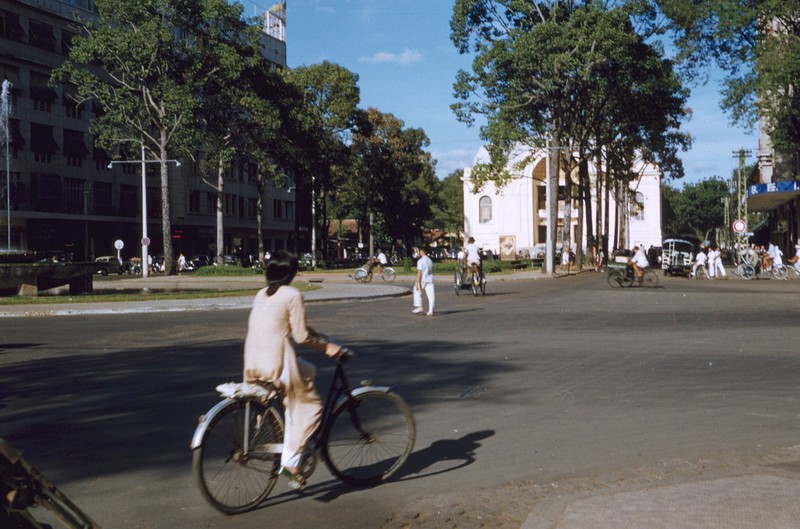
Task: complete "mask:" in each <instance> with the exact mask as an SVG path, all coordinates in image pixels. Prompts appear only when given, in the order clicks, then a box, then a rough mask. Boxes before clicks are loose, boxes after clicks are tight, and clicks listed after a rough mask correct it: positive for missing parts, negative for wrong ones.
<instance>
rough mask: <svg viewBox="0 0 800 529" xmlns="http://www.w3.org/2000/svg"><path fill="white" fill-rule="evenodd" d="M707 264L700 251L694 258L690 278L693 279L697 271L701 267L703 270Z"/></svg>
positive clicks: (703, 254)
mask: <svg viewBox="0 0 800 529" xmlns="http://www.w3.org/2000/svg"><path fill="white" fill-rule="evenodd" d="M707 262H708V256H707V255H706V253H705V252H704V251H702V250H700V251H698V252H697V255H696V256H695V257H694V264H693V265H692V273H691V277H694V276H695V274H696V273H697V269H698V268H700V267H701V266H702V267H703V268H705V266H706V263H707Z"/></svg>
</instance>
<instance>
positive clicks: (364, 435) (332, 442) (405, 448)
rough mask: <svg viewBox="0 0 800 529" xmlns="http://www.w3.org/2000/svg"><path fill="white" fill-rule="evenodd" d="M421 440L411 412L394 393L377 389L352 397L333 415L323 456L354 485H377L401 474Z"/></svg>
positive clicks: (330, 465)
mask: <svg viewBox="0 0 800 529" xmlns="http://www.w3.org/2000/svg"><path fill="white" fill-rule="evenodd" d="M416 437H417V429H416V424H415V422H414V416H413V414H412V413H411V409H410V408H409V407H408V405H407V404H406V403H405V401H404V400H403V399H401V398H400V397H399V396H397V395H395V394H394V393H386V392H384V391H379V390H374V391H367V392H364V393H361V394H359V395H356V396H353V397H350V398H348V399H347V400H346V401H345V402H344V403H343V404H342V405H340V406H339V407H338V409H336V410H335V411H334V413H333V415H332V416H331V422H330V426H329V427H328V428H327V430H326V432H325V436H324V439H323V442H322V457H323V459H324V460H325V463H326V464H327V465H328V468H330V470H331V472H332V473H333V474H334V475H335V476H336V477H337V478H339V479H341V480H342V481H344V482H345V483H349V484H350V485H359V486H363V485H374V484H376V483H379V482H381V481H383V480H385V479H387V478H388V477H389V476H391V475H392V474H394V473H395V472H397V469H399V468H400V466H401V465H402V464H403V463H404V462H405V460H406V459H407V458H408V455H409V454H410V453H411V450H412V449H413V448H414V441H415V440H416Z"/></svg>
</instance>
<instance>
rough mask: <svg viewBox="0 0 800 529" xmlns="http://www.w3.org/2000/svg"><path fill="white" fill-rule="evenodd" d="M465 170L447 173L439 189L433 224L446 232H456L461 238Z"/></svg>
mask: <svg viewBox="0 0 800 529" xmlns="http://www.w3.org/2000/svg"><path fill="white" fill-rule="evenodd" d="M463 177H464V170H463V169H457V170H455V171H453V172H452V173H450V174H449V175H447V176H446V177H445V178H444V179H443V180H442V183H441V187H440V189H439V200H438V201H437V203H436V204H434V208H433V219H432V220H431V224H432V225H433V226H434V227H436V228H439V229H441V230H443V231H444V232H446V233H455V234H456V236H457V237H458V238H459V239H460V238H461V237H460V234H461V232H462V231H463V230H464V183H463V182H462V180H461V179H462V178H463Z"/></svg>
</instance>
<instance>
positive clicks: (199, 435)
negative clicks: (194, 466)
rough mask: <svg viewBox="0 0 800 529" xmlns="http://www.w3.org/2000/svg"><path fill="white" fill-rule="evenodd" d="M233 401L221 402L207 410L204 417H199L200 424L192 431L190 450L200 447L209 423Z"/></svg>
mask: <svg viewBox="0 0 800 529" xmlns="http://www.w3.org/2000/svg"><path fill="white" fill-rule="evenodd" d="M235 400H236V399H224V400H221V401H220V402H218V403H217V404H216V405H215V406H214V407H213V408H211V409H210V410H208V412H206V414H205V415H201V416H200V423H199V424H198V425H197V429H196V430H195V431H194V435H193V436H192V444H191V445H190V447H191V449H192V450H194V449H195V448H199V447H200V444H201V443H202V442H203V436H204V435H205V433H206V430H207V429H208V424H209V423H210V422H211V419H213V418H214V417H215V416H216V415H217V414H218V413H219V412H220V410H221V409H222V408H224V407H226V406H228V405H229V404H230V403H231V402H234V401H235Z"/></svg>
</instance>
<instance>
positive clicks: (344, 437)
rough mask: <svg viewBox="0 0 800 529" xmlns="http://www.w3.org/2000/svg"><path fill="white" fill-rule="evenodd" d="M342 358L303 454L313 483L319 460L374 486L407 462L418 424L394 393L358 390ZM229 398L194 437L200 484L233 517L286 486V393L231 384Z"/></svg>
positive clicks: (347, 478) (350, 479) (226, 388)
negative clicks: (282, 472) (281, 478)
mask: <svg viewBox="0 0 800 529" xmlns="http://www.w3.org/2000/svg"><path fill="white" fill-rule="evenodd" d="M350 356H352V353H351V352H349V351H346V353H345V354H342V355H340V356H339V357H338V358H337V362H336V370H335V372H334V374H333V381H332V384H331V387H330V390H329V391H328V397H327V399H326V401H325V407H324V408H323V412H322V422H321V424H320V427H319V428H318V429H317V432H316V434H315V435H314V439H313V440H312V441H311V442H310V443H309V447H308V448H307V451H306V453H305V454H304V455H303V463H302V465H301V468H302V470H301V472H302V475H303V477H304V478H306V479H308V478H309V477H310V476H311V474H313V472H314V470H315V468H316V465H317V461H318V459H319V456H320V455H321V457H322V459H323V461H325V463H326V465H327V466H328V468H329V469H330V471H331V473H333V475H334V476H336V477H337V478H339V479H341V480H342V481H344V482H345V483H348V484H351V485H356V486H368V485H374V484H377V483H379V482H381V481H383V480H386V479H387V478H389V476H391V475H392V474H394V473H395V472H397V470H398V469H399V468H400V466H401V465H402V464H403V463H404V462H405V461H406V459H407V458H408V456H409V454H410V453H411V450H412V449H413V448H414V441H415V440H416V424H415V422H414V416H413V414H412V413H411V409H410V408H409V407H408V405H407V404H406V402H405V401H404V400H403V399H402V398H401V397H400V396H399V395H397V394H396V393H395V392H393V391H392V390H391V389H390V388H388V387H383V386H372V385H367V383H364V385H362V386H361V387H359V388H355V389H353V388H351V387H350V384H349V383H348V382H347V377H346V375H345V371H344V364H345V362H346V361H347V359H348V358H349V357H350ZM217 389H218V390H219V391H220V393H222V394H223V396H226V397H227V398H226V399H225V400H223V401H221V402H220V403H219V404H217V405H216V406H214V407H213V408H212V409H211V410H210V411H209V412H208V413H206V414H205V415H204V416H202V417H201V418H200V424H199V426H198V427H197V430H196V431H195V433H194V437H193V438H192V445H191V447H192V450H193V468H194V475H195V479H196V480H197V484H198V485H199V487H200V491H201V492H202V494H203V496H204V497H205V499H206V500H207V501H208V502H209V503H210V504H211V505H212V506H213V507H214V508H216V509H218V510H219V511H222V512H224V513H226V514H237V513H242V512H246V511H249V510H251V509H253V508H255V507H256V506H257V505H258V504H259V503H261V502H262V501H264V500H265V499H266V498H267V496H269V494H270V492H271V491H272V489H273V487H274V486H275V482H276V481H277V479H278V471H279V469H280V460H281V453H282V451H283V424H284V422H283V409H282V406H281V402H283V395H282V393H281V392H280V391H279V390H278V388H276V387H275V386H274V385H273V384H271V383H265V384H259V385H255V384H234V383H231V384H223V385H221V386H218V387H217Z"/></svg>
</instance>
